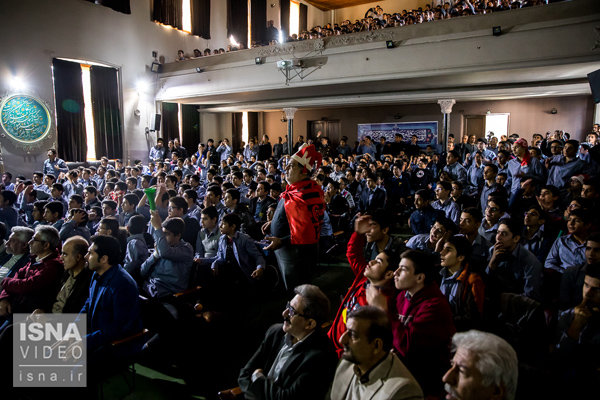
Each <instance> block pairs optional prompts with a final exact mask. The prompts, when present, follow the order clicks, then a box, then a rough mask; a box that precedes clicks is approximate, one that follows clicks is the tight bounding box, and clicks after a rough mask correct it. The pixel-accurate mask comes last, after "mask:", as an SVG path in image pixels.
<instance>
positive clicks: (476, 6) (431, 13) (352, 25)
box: [175, 0, 563, 61]
mask: <svg viewBox="0 0 600 400" xmlns="http://www.w3.org/2000/svg"><path fill="white" fill-rule="evenodd" d="M561 1H563V0H561ZM550 2H552V1H550ZM434 3H438V4H437V5H436V6H432V5H430V4H426V5H425V7H418V8H417V9H411V10H402V11H399V12H394V13H391V14H390V13H386V12H384V11H383V8H381V7H380V6H376V7H372V8H370V9H368V10H367V11H366V13H365V16H364V18H362V19H360V20H359V19H356V20H354V21H351V20H349V19H346V20H344V21H342V22H340V23H334V24H331V23H327V24H325V25H323V26H320V25H317V26H315V27H313V28H312V29H310V30H306V31H302V32H300V33H298V34H296V33H294V34H292V35H289V36H288V37H284V38H281V39H280V38H279V36H278V32H279V31H278V30H277V28H275V27H273V21H268V26H267V29H266V35H265V40H264V41H256V40H253V41H252V44H251V46H250V47H251V48H255V47H260V46H267V45H277V44H278V43H279V42H280V40H283V41H284V42H295V41H302V40H310V39H319V38H325V37H329V36H339V35H346V34H350V33H356V32H367V31H373V30H378V29H385V28H395V27H400V26H406V25H414V24H422V23H426V22H432V21H438V20H442V19H450V18H456V17H462V16H467V15H481V14H490V13H493V12H500V11H508V10H515V9H520V8H527V7H533V6H539V5H543V4H548V0H514V1H511V0H472V1H469V0H457V1H438V2H434ZM273 32H274V33H273ZM245 48H246V47H245V45H244V44H235V45H233V44H229V45H227V48H219V49H214V50H211V49H209V48H206V49H204V51H201V50H200V49H194V50H193V54H190V55H185V53H184V51H183V50H178V51H177V57H176V58H175V61H184V60H189V59H194V58H200V57H204V56H210V55H218V54H224V53H229V52H231V51H237V50H243V49H245Z"/></svg>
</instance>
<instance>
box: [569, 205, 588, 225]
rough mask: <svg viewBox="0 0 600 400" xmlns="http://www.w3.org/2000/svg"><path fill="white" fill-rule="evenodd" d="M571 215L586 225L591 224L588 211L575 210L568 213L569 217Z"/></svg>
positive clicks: (583, 209) (582, 209)
mask: <svg viewBox="0 0 600 400" xmlns="http://www.w3.org/2000/svg"><path fill="white" fill-rule="evenodd" d="M571 215H573V216H575V217H578V218H580V219H581V220H583V222H584V223H585V224H586V225H587V224H591V223H592V216H591V215H590V211H589V210H586V209H585V208H576V209H574V210H571V211H569V217H570V216H571Z"/></svg>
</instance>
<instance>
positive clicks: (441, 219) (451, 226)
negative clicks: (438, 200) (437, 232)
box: [434, 217, 458, 234]
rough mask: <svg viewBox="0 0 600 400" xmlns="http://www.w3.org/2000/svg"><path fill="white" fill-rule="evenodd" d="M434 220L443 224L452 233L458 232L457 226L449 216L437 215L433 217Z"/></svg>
mask: <svg viewBox="0 0 600 400" xmlns="http://www.w3.org/2000/svg"><path fill="white" fill-rule="evenodd" d="M435 222H437V223H438V224H440V225H441V226H443V227H444V228H445V229H446V230H447V231H449V232H452V234H455V233H456V232H458V227H457V226H456V224H455V223H454V221H452V220H451V219H450V218H446V217H438V218H436V219H435ZM434 224H435V223H434Z"/></svg>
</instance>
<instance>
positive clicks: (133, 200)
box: [123, 193, 140, 207]
mask: <svg viewBox="0 0 600 400" xmlns="http://www.w3.org/2000/svg"><path fill="white" fill-rule="evenodd" d="M123 199H124V200H125V201H127V202H128V203H129V204H131V205H133V206H134V207H135V206H136V205H137V203H139V201H140V199H139V197H138V196H137V194H134V193H127V194H126V195H125V196H123Z"/></svg>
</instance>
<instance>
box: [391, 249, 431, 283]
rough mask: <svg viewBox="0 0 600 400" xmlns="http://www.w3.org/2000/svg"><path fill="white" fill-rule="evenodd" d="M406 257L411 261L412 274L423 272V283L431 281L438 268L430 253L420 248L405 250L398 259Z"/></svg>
mask: <svg viewBox="0 0 600 400" xmlns="http://www.w3.org/2000/svg"><path fill="white" fill-rule="evenodd" d="M402 258H406V259H408V260H410V261H411V262H412V263H413V266H414V269H415V271H414V274H415V275H418V274H424V275H425V284H428V283H430V282H432V281H433V280H434V278H435V275H436V274H438V271H439V269H438V268H436V267H435V263H434V262H433V260H432V257H431V255H429V254H428V253H425V252H424V251H421V250H406V251H405V252H404V253H402V254H401V255H400V259H402Z"/></svg>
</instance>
